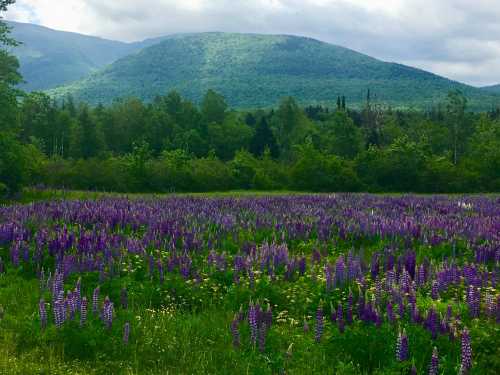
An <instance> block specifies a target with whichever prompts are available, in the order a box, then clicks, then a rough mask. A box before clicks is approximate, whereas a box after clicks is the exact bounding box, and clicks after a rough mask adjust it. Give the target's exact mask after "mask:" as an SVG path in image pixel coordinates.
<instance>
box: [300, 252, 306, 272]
mask: <svg viewBox="0 0 500 375" xmlns="http://www.w3.org/2000/svg"><path fill="white" fill-rule="evenodd" d="M305 273H306V257H305V256H302V257H301V258H300V259H299V274H300V275H301V276H303V275H304V274H305Z"/></svg>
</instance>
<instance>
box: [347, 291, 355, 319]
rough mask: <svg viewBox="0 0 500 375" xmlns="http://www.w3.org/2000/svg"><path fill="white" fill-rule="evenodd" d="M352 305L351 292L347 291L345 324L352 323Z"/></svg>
mask: <svg viewBox="0 0 500 375" xmlns="http://www.w3.org/2000/svg"><path fill="white" fill-rule="evenodd" d="M352 305H353V296H352V291H351V290H350V289H349V295H348V296H347V309H346V321H347V324H351V323H352Z"/></svg>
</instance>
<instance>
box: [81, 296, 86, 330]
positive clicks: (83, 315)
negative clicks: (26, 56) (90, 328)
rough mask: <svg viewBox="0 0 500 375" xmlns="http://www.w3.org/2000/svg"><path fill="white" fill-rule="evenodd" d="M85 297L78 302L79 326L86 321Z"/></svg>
mask: <svg viewBox="0 0 500 375" xmlns="http://www.w3.org/2000/svg"><path fill="white" fill-rule="evenodd" d="M87 306H88V302H87V297H83V298H82V302H81V304H80V326H81V327H83V326H84V325H85V323H86V322H87Z"/></svg>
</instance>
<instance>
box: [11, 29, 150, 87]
mask: <svg viewBox="0 0 500 375" xmlns="http://www.w3.org/2000/svg"><path fill="white" fill-rule="evenodd" d="M8 24H9V25H10V26H11V27H12V36H13V37H14V38H15V39H16V40H18V41H20V42H22V44H21V45H20V46H19V47H16V48H13V49H12V50H11V52H12V53H13V54H14V55H16V56H17V57H18V58H19V62H20V64H21V69H20V70H21V73H22V75H23V77H24V80H25V83H24V84H23V85H21V87H22V88H23V89H25V90H28V91H32V90H47V89H50V88H54V87H57V86H60V85H64V84H68V83H71V82H74V81H77V80H80V79H82V78H85V77H87V76H89V75H90V74H91V73H93V72H96V71H97V70H99V69H101V68H103V67H105V66H107V65H109V64H111V63H112V62H114V61H116V60H117V59H119V58H121V57H124V56H126V55H129V54H132V53H134V52H136V51H138V50H140V49H142V48H144V47H146V46H149V45H151V44H154V43H157V42H158V41H159V40H150V41H144V42H140V43H122V42H116V41H111V40H106V39H102V38H96V37H91V36H86V35H81V34H76V33H69V32H63V31H56V30H52V29H49V28H46V27H42V26H38V25H33V24H26V23H18V22H8Z"/></svg>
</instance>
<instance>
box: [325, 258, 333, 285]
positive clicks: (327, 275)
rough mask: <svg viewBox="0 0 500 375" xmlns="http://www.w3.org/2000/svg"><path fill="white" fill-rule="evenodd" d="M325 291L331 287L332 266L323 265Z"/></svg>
mask: <svg viewBox="0 0 500 375" xmlns="http://www.w3.org/2000/svg"><path fill="white" fill-rule="evenodd" d="M325 278H326V291H327V292H329V291H330V290H331V289H332V287H333V270H332V267H331V266H330V265H329V264H327V265H325Z"/></svg>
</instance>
